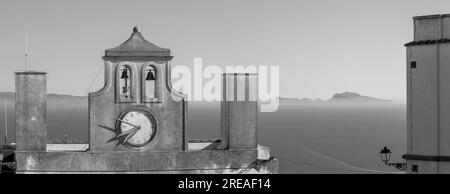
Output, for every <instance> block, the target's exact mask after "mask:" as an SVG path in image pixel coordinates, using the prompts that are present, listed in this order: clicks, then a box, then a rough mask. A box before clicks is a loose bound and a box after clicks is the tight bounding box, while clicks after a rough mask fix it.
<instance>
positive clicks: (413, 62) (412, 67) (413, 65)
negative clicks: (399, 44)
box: [411, 61, 417, 69]
mask: <svg viewBox="0 0 450 194" xmlns="http://www.w3.org/2000/svg"><path fill="white" fill-rule="evenodd" d="M416 66H417V65H416V62H415V61H411V69H415V68H416Z"/></svg>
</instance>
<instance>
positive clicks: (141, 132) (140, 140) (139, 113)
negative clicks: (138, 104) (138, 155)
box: [114, 109, 157, 148]
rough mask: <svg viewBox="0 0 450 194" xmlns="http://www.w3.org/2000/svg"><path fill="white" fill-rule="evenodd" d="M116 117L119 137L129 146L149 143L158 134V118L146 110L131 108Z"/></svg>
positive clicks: (140, 145)
mask: <svg viewBox="0 0 450 194" xmlns="http://www.w3.org/2000/svg"><path fill="white" fill-rule="evenodd" d="M114 119H116V133H117V139H121V141H120V142H121V143H122V144H123V145H124V146H126V147H129V148H141V147H143V146H145V145H147V144H148V143H149V142H150V141H151V140H152V139H153V137H154V136H155V134H156V128H157V126H156V120H155V118H154V117H153V116H152V115H151V114H150V113H149V112H147V111H145V110H140V109H139V110H130V111H126V112H124V113H122V114H121V117H119V118H114Z"/></svg>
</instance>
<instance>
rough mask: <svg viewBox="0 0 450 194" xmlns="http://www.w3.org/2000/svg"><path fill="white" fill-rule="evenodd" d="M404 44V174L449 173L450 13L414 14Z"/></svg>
mask: <svg viewBox="0 0 450 194" xmlns="http://www.w3.org/2000/svg"><path fill="white" fill-rule="evenodd" d="M413 20H414V41H412V42H410V43H407V44H406V45H405V46H406V57H407V154H406V155H404V156H403V158H404V159H406V160H407V169H408V173H450V141H449V140H450V119H449V118H450V15H429V16H418V17H414V18H413Z"/></svg>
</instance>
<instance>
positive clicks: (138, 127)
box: [113, 117, 141, 129]
mask: <svg viewBox="0 0 450 194" xmlns="http://www.w3.org/2000/svg"><path fill="white" fill-rule="evenodd" d="M113 118H114V119H116V120H118V121H120V122H122V123H125V124H128V125H131V126H133V127H135V128H137V129H140V128H141V126H136V125H133V124H131V123H129V122H126V121H124V120H122V119H119V118H116V117H113Z"/></svg>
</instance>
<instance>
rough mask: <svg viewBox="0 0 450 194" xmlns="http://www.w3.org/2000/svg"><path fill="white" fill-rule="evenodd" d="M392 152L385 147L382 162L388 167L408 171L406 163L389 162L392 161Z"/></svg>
mask: <svg viewBox="0 0 450 194" xmlns="http://www.w3.org/2000/svg"><path fill="white" fill-rule="evenodd" d="M391 153H392V152H391V150H390V149H389V148H387V147H386V146H384V148H383V149H382V150H381V151H380V156H381V160H382V161H383V162H384V164H385V165H386V166H393V167H395V168H397V169H398V170H401V171H406V163H404V162H403V163H400V162H398V163H389V160H391Z"/></svg>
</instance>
